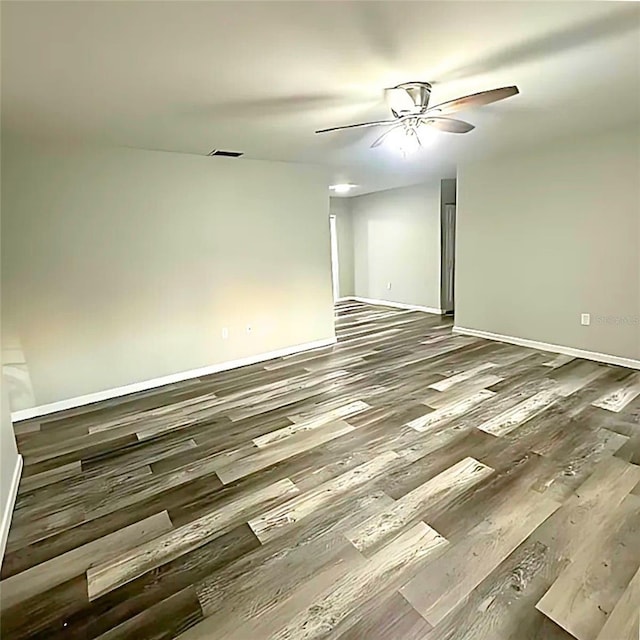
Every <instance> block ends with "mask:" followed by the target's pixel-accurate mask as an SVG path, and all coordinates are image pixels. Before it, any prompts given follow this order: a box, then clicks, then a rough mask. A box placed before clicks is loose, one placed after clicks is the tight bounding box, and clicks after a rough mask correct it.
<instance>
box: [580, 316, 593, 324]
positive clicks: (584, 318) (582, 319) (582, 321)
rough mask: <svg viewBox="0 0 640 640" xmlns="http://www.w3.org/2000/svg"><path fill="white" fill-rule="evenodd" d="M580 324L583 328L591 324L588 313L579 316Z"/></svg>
mask: <svg viewBox="0 0 640 640" xmlns="http://www.w3.org/2000/svg"><path fill="white" fill-rule="evenodd" d="M580 324H581V325H582V326H583V327H587V326H589V325H590V324H591V314H590V313H583V314H581V315H580Z"/></svg>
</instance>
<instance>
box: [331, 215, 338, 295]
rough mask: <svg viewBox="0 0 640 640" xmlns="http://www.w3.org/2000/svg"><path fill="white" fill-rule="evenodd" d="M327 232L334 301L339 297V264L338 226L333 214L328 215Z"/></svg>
mask: <svg viewBox="0 0 640 640" xmlns="http://www.w3.org/2000/svg"><path fill="white" fill-rule="evenodd" d="M329 233H330V236H331V284H332V288H333V301H334V302H335V301H336V300H337V299H338V298H339V297H340V265H339V264H338V228H337V223H336V217H335V216H334V215H331V216H329Z"/></svg>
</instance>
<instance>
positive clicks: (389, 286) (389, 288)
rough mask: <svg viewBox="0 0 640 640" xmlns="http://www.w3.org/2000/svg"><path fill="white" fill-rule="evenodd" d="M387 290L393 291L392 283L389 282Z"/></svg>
mask: <svg viewBox="0 0 640 640" xmlns="http://www.w3.org/2000/svg"><path fill="white" fill-rule="evenodd" d="M387 290H391V283H390V282H387Z"/></svg>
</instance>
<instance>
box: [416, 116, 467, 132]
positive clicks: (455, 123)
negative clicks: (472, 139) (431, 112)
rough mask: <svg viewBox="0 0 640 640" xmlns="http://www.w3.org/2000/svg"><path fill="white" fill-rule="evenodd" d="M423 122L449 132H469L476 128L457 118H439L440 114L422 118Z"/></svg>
mask: <svg viewBox="0 0 640 640" xmlns="http://www.w3.org/2000/svg"><path fill="white" fill-rule="evenodd" d="M421 122H422V123H424V124H428V125H430V126H432V127H435V128H436V129H440V131H447V132H449V133H469V131H472V130H473V129H475V127H474V126H473V125H472V124H469V123H468V122H465V121H464V120H455V119H454V118H439V117H438V116H433V117H431V118H422V119H421Z"/></svg>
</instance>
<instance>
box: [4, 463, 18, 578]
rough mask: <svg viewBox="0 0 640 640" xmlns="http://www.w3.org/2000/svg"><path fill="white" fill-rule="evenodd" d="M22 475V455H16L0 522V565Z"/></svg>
mask: <svg viewBox="0 0 640 640" xmlns="http://www.w3.org/2000/svg"><path fill="white" fill-rule="evenodd" d="M21 476H22V456H21V455H18V458H17V460H16V466H15V468H14V470H13V478H11V487H9V497H8V499H7V504H5V505H4V512H3V513H2V522H1V523H0V566H2V560H3V559H4V550H5V549H6V548H7V538H8V537H9V528H10V527H11V517H12V516H13V507H14V506H15V504H16V498H17V497H18V487H19V486H20V477H21Z"/></svg>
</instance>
